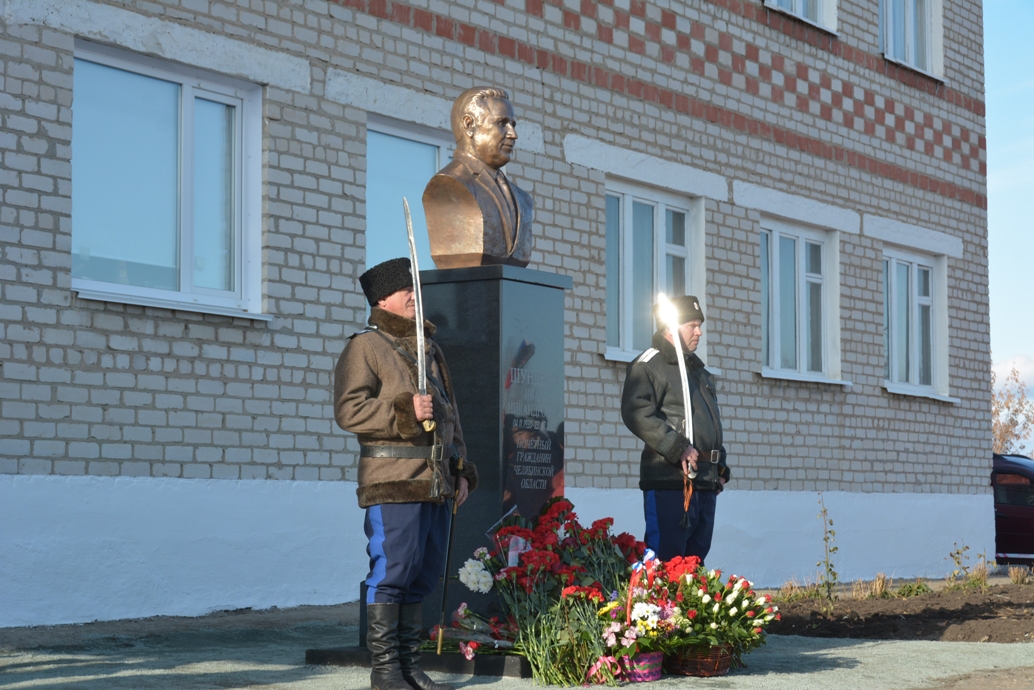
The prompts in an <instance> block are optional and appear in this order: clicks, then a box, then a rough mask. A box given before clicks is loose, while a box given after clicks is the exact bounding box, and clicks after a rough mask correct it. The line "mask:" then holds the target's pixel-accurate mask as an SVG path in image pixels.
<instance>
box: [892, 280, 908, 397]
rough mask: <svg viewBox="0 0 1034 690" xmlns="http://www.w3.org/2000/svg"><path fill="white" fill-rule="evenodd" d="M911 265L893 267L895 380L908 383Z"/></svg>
mask: <svg viewBox="0 0 1034 690" xmlns="http://www.w3.org/2000/svg"><path fill="white" fill-rule="evenodd" d="M910 271H911V267H910V266H909V265H908V264H903V263H898V264H897V267H896V269H895V276H894V278H895V285H894V293H895V298H896V303H895V305H894V307H895V323H894V346H895V347H894V349H895V353H894V354H895V358H896V361H897V381H898V382H900V383H908V382H909V377H908V371H909V367H910V366H911V361H910V360H911V358H910V357H909V343H910V342H911V339H912V335H911V330H912V329H911V322H912V319H911V312H910V304H909V302H910V300H909V299H908V292H909V273H910Z"/></svg>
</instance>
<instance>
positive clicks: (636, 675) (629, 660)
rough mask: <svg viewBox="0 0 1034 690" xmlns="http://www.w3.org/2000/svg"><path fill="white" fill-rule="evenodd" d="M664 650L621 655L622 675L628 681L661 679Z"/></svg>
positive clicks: (639, 681)
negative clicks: (629, 655)
mask: <svg viewBox="0 0 1034 690" xmlns="http://www.w3.org/2000/svg"><path fill="white" fill-rule="evenodd" d="M663 662H664V652H646V653H645V654H636V655H635V656H633V657H627V656H623V657H621V672H622V677H623V678H624V679H625V680H627V681H628V682H629V683H646V682H648V681H651V680H660V679H661V666H662V665H663Z"/></svg>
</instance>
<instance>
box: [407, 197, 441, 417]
mask: <svg viewBox="0 0 1034 690" xmlns="http://www.w3.org/2000/svg"><path fill="white" fill-rule="evenodd" d="M402 209H403V210H404V211H405V212H406V234H407V235H408V236H409V270H410V272H412V274H413V301H414V303H415V304H416V351H417V353H418V355H417V359H416V378H417V384H416V394H417V395H427V355H426V354H425V352H424V347H425V346H426V342H425V338H424V293H423V291H422V290H421V289H420V266H419V265H418V264H417V258H416V238H415V237H414V236H413V217H412V216H411V215H410V214H409V202H408V201H406V197H402ZM421 424H422V425H423V427H424V431H434V427H435V423H434V420H433V419H425V420H424V421H423V422H422V423H421Z"/></svg>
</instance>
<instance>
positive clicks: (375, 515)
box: [364, 503, 451, 604]
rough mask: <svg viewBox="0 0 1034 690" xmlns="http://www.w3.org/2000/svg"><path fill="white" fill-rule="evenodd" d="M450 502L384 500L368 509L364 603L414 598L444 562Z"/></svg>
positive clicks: (429, 587)
mask: <svg viewBox="0 0 1034 690" xmlns="http://www.w3.org/2000/svg"><path fill="white" fill-rule="evenodd" d="M448 506H449V504H448V503H441V504H438V503H383V504H381V505H375V506H370V507H369V508H367V509H366V520H365V525H364V526H365V528H366V538H367V539H368V540H369V542H368V543H367V546H366V553H367V554H369V556H370V574H369V575H368V576H367V577H366V586H367V590H366V603H367V604H416V603H419V602H421V601H423V600H424V597H425V596H427V595H428V594H430V593H431V591H432V590H434V588H435V585H437V584H438V580H439V578H441V576H442V569H443V568H444V567H445V548H446V542H447V541H448V539H449V518H450V517H451V512H450V510H449V507H448Z"/></svg>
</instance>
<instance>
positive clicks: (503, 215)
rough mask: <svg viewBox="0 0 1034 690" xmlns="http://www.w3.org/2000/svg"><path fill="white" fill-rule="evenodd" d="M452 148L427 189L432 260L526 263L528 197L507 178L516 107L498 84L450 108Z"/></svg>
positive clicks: (445, 264) (450, 264)
mask: <svg viewBox="0 0 1034 690" xmlns="http://www.w3.org/2000/svg"><path fill="white" fill-rule="evenodd" d="M451 122H452V133H453V135H454V136H455V137H456V152H455V153H454V154H453V157H452V162H451V163H449V164H448V165H446V166H445V167H444V168H442V169H441V170H439V171H438V173H437V174H436V175H435V176H434V177H432V178H431V181H430V182H428V183H427V188H426V189H424V198H423V201H424V214H425V216H426V217H427V235H428V239H429V240H430V244H431V258H432V259H434V263H435V265H436V266H437V267H438V268H459V267H462V266H481V265H484V264H511V265H514V266H527V265H528V261H529V260H530V259H531V248H532V235H531V224H532V220H533V215H534V211H533V201H532V198H531V195H530V194H528V193H527V192H525V191H524V190H523V189H521V188H519V187H517V185H515V184H513V183H512V182H510V181H508V180H507V179H506V176H505V175H504V174H503V171H502V167H503V166H504V165H506V164H507V163H509V162H510V157H511V155H512V154H513V146H514V143H515V142H516V141H517V131H516V126H517V121H516V120H515V119H514V113H513V105H511V104H510V100H509V96H508V95H507V93H506V91H503V90H502V89H497V88H492V87H486V86H479V87H475V88H473V89H468V90H466V91H464V92H463V93H462V94H460V96H459V98H457V99H456V102H455V103H453V106H452V114H451Z"/></svg>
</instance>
